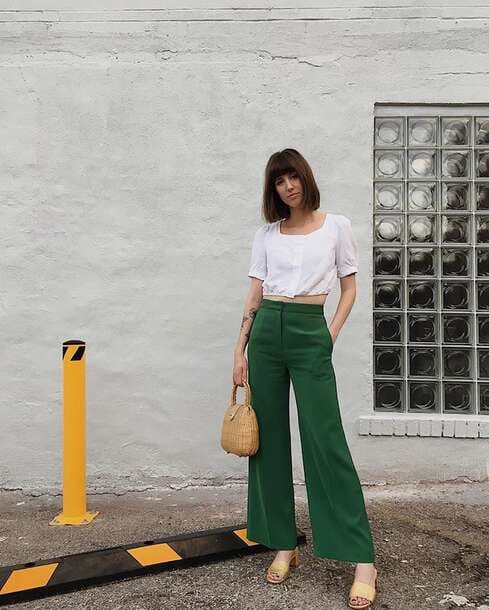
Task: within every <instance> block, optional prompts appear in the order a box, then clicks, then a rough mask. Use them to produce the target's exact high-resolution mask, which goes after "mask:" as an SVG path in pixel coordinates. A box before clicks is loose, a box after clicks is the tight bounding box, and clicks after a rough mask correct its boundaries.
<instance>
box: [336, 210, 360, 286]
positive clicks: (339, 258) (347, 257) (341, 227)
mask: <svg viewBox="0 0 489 610" xmlns="http://www.w3.org/2000/svg"><path fill="white" fill-rule="evenodd" d="M338 220H339V222H338V235H337V241H336V268H337V275H338V277H345V276H347V275H350V274H352V273H357V271H358V249H357V244H356V241H355V238H354V236H353V231H352V228H351V222H350V220H349V219H348V218H347V217H346V216H343V215H339V218H338Z"/></svg>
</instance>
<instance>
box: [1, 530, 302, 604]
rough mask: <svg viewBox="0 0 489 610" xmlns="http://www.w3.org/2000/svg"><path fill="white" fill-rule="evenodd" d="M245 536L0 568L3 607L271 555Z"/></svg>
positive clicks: (205, 535)
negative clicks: (137, 578) (103, 584)
mask: <svg viewBox="0 0 489 610" xmlns="http://www.w3.org/2000/svg"><path fill="white" fill-rule="evenodd" d="M246 533H247V532H246V523H244V524H241V525H238V526H234V527H231V526H228V527H221V528H217V529H211V530H202V531H198V532H193V533H189V534H179V535H177V536H170V537H167V538H161V539H159V540H147V541H145V542H141V543H139V544H129V545H124V546H116V547H112V548H108V549H100V550H97V551H89V552H86V553H77V554H74V555H64V556H61V557H56V558H54V559H46V560H43V561H33V562H30V563H25V564H17V565H13V566H6V567H3V568H0V606H3V605H5V604H12V603H17V602H23V601H26V600H29V599H37V598H41V597H47V596H50V595H56V594H59V593H64V592H68V591H74V590H76V589H81V588H84V587H87V586H93V585H95V584H98V583H101V582H108V581H114V580H120V579H121V578H128V577H129V576H143V575H145V574H150V573H155V572H161V571H162V570H169V569H175V568H179V567H180V568H186V567H191V566H194V565H199V564H203V563H210V562H214V561H219V560H222V559H227V558H230V557H234V556H239V555H248V554H254V553H259V552H263V551H268V550H270V549H268V547H265V546H263V545H261V544H259V543H257V542H254V541H252V540H249V539H248V538H247V535H246ZM305 542H306V536H305V534H304V533H303V532H301V531H300V530H298V532H297V544H304V543H305Z"/></svg>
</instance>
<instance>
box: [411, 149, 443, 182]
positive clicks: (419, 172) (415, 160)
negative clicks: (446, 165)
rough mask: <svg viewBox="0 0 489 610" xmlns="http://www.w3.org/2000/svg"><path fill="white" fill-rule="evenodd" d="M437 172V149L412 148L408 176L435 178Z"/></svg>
mask: <svg viewBox="0 0 489 610" xmlns="http://www.w3.org/2000/svg"><path fill="white" fill-rule="evenodd" d="M435 174H436V151H435V150H410V151H409V152H408V176H409V177H410V178H434V177H435Z"/></svg>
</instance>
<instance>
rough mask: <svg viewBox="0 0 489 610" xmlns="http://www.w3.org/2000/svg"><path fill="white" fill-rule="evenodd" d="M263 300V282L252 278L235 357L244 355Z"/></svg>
mask: <svg viewBox="0 0 489 610" xmlns="http://www.w3.org/2000/svg"><path fill="white" fill-rule="evenodd" d="M262 299H263V280H260V279H259V278H256V277H252V278H251V286H250V289H249V291H248V295H247V297H246V301H245V306H244V313H243V319H242V320H241V328H240V333H239V337H238V342H237V344H236V347H235V349H234V357H235V358H236V357H239V356H243V355H244V351H245V348H246V344H247V343H248V339H249V337H250V333H251V327H252V326H253V321H254V319H255V314H256V312H257V311H258V308H259V306H260V303H261V302H262Z"/></svg>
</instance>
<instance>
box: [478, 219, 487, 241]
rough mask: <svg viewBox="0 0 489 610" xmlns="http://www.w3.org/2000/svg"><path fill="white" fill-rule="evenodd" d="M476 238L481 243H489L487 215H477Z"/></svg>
mask: <svg viewBox="0 0 489 610" xmlns="http://www.w3.org/2000/svg"><path fill="white" fill-rule="evenodd" d="M475 226H476V239H477V242H478V243H479V244H487V243H489V218H488V217H487V216H477V217H476V223H475Z"/></svg>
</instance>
